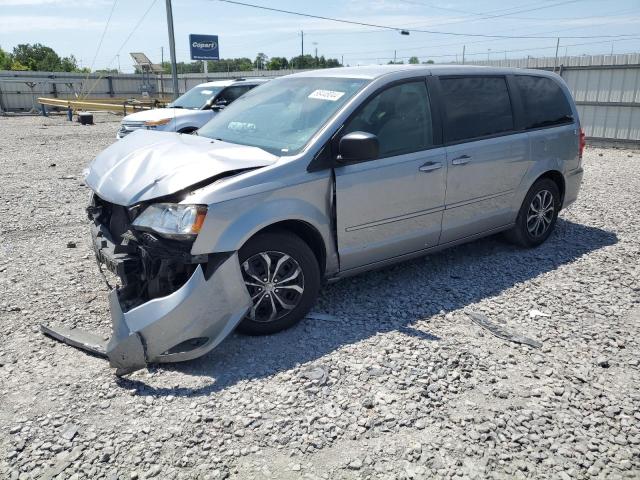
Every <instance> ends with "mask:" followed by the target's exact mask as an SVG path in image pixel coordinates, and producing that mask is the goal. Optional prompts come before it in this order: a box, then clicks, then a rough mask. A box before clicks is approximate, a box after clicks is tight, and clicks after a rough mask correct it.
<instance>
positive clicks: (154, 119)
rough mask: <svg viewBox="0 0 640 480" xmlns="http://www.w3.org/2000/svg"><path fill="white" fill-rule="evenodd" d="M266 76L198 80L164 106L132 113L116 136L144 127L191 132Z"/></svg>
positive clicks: (119, 136) (121, 136)
mask: <svg viewBox="0 0 640 480" xmlns="http://www.w3.org/2000/svg"><path fill="white" fill-rule="evenodd" d="M267 81H268V80H266V79H258V78H256V79H244V78H239V79H235V80H218V81H215V82H207V83H201V84H200V85H197V86H195V87H193V88H192V89H191V90H189V91H188V92H186V93H185V94H184V95H181V96H180V97H178V98H177V99H176V100H175V101H173V102H172V103H170V104H169V105H167V107H166V108H155V109H153V110H143V111H141V112H136V113H132V114H131V115H127V116H126V117H124V118H123V119H122V122H121V124H120V129H119V130H118V133H117V134H116V138H123V137H125V136H127V135H128V134H129V133H131V132H133V131H134V130H138V129H141V128H144V129H146V130H156V131H162V132H178V133H192V132H194V131H195V130H197V129H198V128H200V127H202V126H203V125H204V124H205V123H207V122H208V121H209V120H211V119H212V118H213V117H214V116H215V115H216V114H217V112H219V111H220V109H222V108H224V107H225V106H226V105H229V104H230V103H231V102H233V101H234V100H236V99H237V98H239V97H240V96H242V95H244V94H245V93H247V92H248V91H249V90H251V89H252V88H254V87H257V86H258V85H261V84H263V83H265V82H267Z"/></svg>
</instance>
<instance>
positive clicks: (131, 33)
mask: <svg viewBox="0 0 640 480" xmlns="http://www.w3.org/2000/svg"><path fill="white" fill-rule="evenodd" d="M157 1H158V0H153V1H152V2H151V4H150V5H149V8H147V9H146V10H145V12H144V13H143V14H142V17H140V20H138V22H137V23H136V25H135V27H133V29H132V30H131V32H130V33H129V35H127V38H125V40H124V42H122V45H120V48H118V51H117V52H116V54H115V55H114V56H113V57H112V58H111V60H110V61H109V63H108V64H107V68H106V69H107V70H108V69H109V67H110V66H111V64H112V63H113V61H114V60H115V59H116V57H117V56H118V55H119V54H120V51H121V50H122V49H123V48H124V46H125V45H126V44H127V42H128V41H129V39H130V38H131V37H132V36H133V34H134V33H135V32H136V30H138V27H139V26H140V24H141V23H142V22H143V21H144V19H145V18H146V17H147V15H148V14H149V12H150V11H151V9H152V8H153V6H154V5H155V4H156V2H157ZM103 76H104V74H103V73H101V74H100V76H99V77H98V78H96V80H95V81H94V82H93V85H92V86H91V88H90V89H89V91H88V92H87V93H86V95H85V96H84V98H87V97H88V96H89V95H90V94H91V92H93V89H94V88H96V85H97V84H98V81H99V80H100V79H101V78H102V77H103Z"/></svg>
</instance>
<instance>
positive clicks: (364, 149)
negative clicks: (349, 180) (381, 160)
mask: <svg viewBox="0 0 640 480" xmlns="http://www.w3.org/2000/svg"><path fill="white" fill-rule="evenodd" d="M379 152H380V142H379V141H378V137H376V136H375V135H374V134H373V133H367V132H351V133H347V134H346V135H345V136H344V137H342V138H341V139H340V143H339V145H338V153H339V154H340V156H339V157H338V160H340V161H341V162H358V161H362V160H373V159H376V158H378V154H379Z"/></svg>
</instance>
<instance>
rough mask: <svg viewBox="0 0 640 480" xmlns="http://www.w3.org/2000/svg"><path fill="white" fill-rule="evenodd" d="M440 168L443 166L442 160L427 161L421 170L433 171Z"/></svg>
mask: <svg viewBox="0 0 640 480" xmlns="http://www.w3.org/2000/svg"><path fill="white" fill-rule="evenodd" d="M439 168H442V162H427V163H425V164H424V165H422V166H421V167H420V169H419V170H420V171H421V172H433V171H434V170H438V169H439Z"/></svg>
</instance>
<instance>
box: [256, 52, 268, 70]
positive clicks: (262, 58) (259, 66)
mask: <svg viewBox="0 0 640 480" xmlns="http://www.w3.org/2000/svg"><path fill="white" fill-rule="evenodd" d="M267 60H268V57H267V56H266V55H265V54H264V53H258V55H256V59H255V60H254V62H253V66H254V67H255V68H256V70H264V69H265V67H266V66H267Z"/></svg>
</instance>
